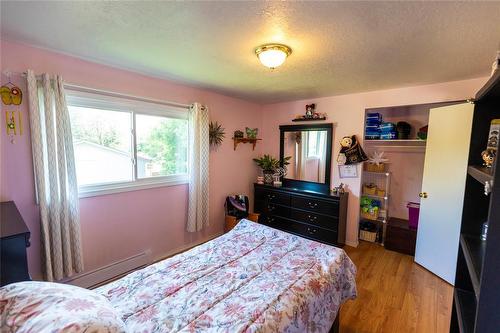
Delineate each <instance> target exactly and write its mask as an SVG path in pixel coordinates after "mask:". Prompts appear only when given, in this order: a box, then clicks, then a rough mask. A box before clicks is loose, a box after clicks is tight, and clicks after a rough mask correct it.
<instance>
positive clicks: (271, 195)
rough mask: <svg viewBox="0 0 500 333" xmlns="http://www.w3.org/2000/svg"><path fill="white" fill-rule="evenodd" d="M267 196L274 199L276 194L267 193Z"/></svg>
mask: <svg viewBox="0 0 500 333" xmlns="http://www.w3.org/2000/svg"><path fill="white" fill-rule="evenodd" d="M267 197H268V198H269V199H271V200H272V199H274V198H276V196H275V195H273V194H268V195H267Z"/></svg>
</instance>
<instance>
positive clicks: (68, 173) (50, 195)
mask: <svg viewBox="0 0 500 333" xmlns="http://www.w3.org/2000/svg"><path fill="white" fill-rule="evenodd" d="M28 100H29V113H30V131H31V146H32V151H33V166H34V169H35V180H36V189H37V195H38V202H39V204H40V219H41V226H40V232H41V242H42V260H43V263H44V266H45V267H44V268H45V269H44V271H45V277H46V279H47V280H48V281H54V280H60V279H62V278H65V277H68V276H71V275H73V274H74V273H79V272H81V271H83V260H82V249H81V240H80V238H81V236H80V221H79V212H78V186H77V183H76V170H75V158H74V153H73V140H72V135H71V125H70V121H69V114H68V107H67V105H66V97H65V94H64V87H63V80H62V78H61V77H60V76H54V77H53V78H50V77H49V75H48V74H43V75H42V78H41V79H40V80H37V78H36V76H35V74H34V73H33V71H31V70H28Z"/></svg>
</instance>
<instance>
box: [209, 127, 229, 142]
mask: <svg viewBox="0 0 500 333" xmlns="http://www.w3.org/2000/svg"><path fill="white" fill-rule="evenodd" d="M225 134H226V133H225V132H224V128H223V127H222V125H221V124H219V123H217V122H215V123H214V122H210V124H209V125H208V141H209V143H210V145H211V146H213V147H217V146H220V145H221V144H222V141H223V140H224V136H225Z"/></svg>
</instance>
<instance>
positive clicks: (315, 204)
mask: <svg viewBox="0 0 500 333" xmlns="http://www.w3.org/2000/svg"><path fill="white" fill-rule="evenodd" d="M307 204H308V205H309V207H310V208H316V207H318V203H317V202H308V203H307Z"/></svg>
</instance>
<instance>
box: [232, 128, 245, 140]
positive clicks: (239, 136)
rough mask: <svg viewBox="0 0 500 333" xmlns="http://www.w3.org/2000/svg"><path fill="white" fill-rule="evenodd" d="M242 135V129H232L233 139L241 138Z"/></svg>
mask: <svg viewBox="0 0 500 333" xmlns="http://www.w3.org/2000/svg"><path fill="white" fill-rule="evenodd" d="M243 136H244V134H243V132H242V131H240V130H236V131H234V138H235V139H243Z"/></svg>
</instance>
